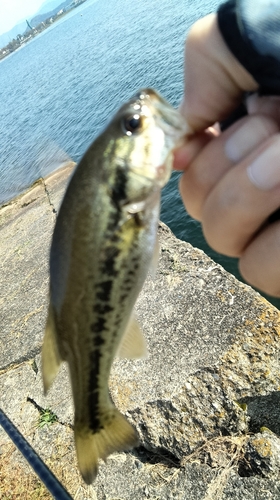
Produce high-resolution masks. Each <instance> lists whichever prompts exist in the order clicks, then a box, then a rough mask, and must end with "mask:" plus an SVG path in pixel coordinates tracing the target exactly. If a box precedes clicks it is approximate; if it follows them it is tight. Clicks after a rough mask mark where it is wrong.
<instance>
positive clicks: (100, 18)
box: [0, 0, 280, 305]
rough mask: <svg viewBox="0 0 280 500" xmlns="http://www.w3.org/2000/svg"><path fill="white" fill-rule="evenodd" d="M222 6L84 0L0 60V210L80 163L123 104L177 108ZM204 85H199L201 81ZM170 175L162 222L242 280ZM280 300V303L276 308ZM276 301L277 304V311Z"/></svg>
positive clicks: (211, 1)
mask: <svg viewBox="0 0 280 500" xmlns="http://www.w3.org/2000/svg"><path fill="white" fill-rule="evenodd" d="M220 3H221V1H218V0H152V1H151V0H106V1H104V0H87V2H86V3H84V4H83V5H81V6H80V7H78V8H77V9H74V10H73V11H72V12H70V13H69V14H68V15H67V16H65V17H63V18H62V19H61V20H59V21H58V22H56V23H54V24H53V25H52V26H51V27H50V28H49V29H47V30H46V31H44V32H43V33H41V34H40V35H38V36H37V37H36V38H34V39H33V40H32V41H30V42H29V43H27V44H26V45H24V46H23V47H21V48H20V49H19V50H17V51H16V52H14V53H13V54H12V55H10V56H9V57H7V58H5V59H3V60H2V61H1V62H0V204H1V203H4V202H5V201H7V200H9V199H11V198H12V197H14V196H15V195H17V194H18V193H20V192H21V191H23V190H24V189H25V188H26V187H27V186H29V185H30V184H31V183H32V182H33V181H35V180H36V179H37V178H38V177H41V176H43V175H46V174H48V173H50V172H51V171H53V170H55V169H56V168H58V167H59V166H60V165H61V163H62V162H63V161H66V160H67V159H73V160H74V161H78V160H79V159H80V158H81V156H82V155H83V153H84V152H85V151H86V149H87V147H88V146H89V145H90V143H91V142H92V140H93V139H94V137H96V135H97V134H98V133H99V132H100V130H101V129H102V128H103V127H104V126H105V124H106V122H107V121H108V120H109V119H110V117H111V116H112V114H113V113H114V112H115V111H116V109H117V108H118V107H119V106H120V104H121V103H122V102H123V101H124V100H126V99H127V98H129V97H130V96H131V95H132V94H133V93H135V91H136V90H137V89H138V88H141V87H147V86H151V87H155V88H156V89H157V90H159V91H160V92H161V93H162V94H163V95H164V96H165V98H166V99H168V100H169V101H170V102H171V103H172V104H173V105H175V106H177V105H178V104H179V103H180V100H181V98H182V95H183V50H184V40H185V37H186V33H187V31H188V29H189V27H190V26H191V25H192V24H193V22H194V21H196V20H197V19H199V18H200V17H202V16H204V15H206V14H208V13H210V12H214V11H216V9H217V7H218V5H219V4H220ZM198 84H199V82H198ZM179 175H180V174H178V173H174V174H173V175H172V178H171V180H170V182H169V184H168V185H167V187H166V188H165V189H164V192H163V197H162V211H161V219H162V220H163V221H164V222H165V223H166V224H168V226H169V227H170V228H171V229H172V231H173V232H174V233H175V234H176V236H177V237H179V238H181V239H183V240H185V241H189V242H190V243H192V244H193V245H194V246H197V247H199V248H202V249H203V250H204V251H206V253H208V255H210V256H211V257H212V258H214V260H216V261H217V262H219V263H220V264H222V265H223V266H224V267H225V268H226V269H227V270H229V271H230V272H232V273H233V274H235V275H236V276H238V277H239V278H240V276H239V274H238V270H237V264H236V260H235V259H228V258H225V257H223V256H220V255H219V254H216V253H215V252H214V251H212V250H211V249H210V248H209V247H208V245H207V244H206V242H205V240H204V238H203V235H202V231H201V228H200V224H199V223H198V222H196V221H194V220H192V219H191V218H190V217H189V216H188V214H187V213H186V211H185V209H184V207H183V205H182V202H181V200H180V196H179V193H178V188H177V185H178V177H179ZM278 302H279V303H280V301H278ZM278 302H277V301H276V302H274V303H275V304H276V305H278Z"/></svg>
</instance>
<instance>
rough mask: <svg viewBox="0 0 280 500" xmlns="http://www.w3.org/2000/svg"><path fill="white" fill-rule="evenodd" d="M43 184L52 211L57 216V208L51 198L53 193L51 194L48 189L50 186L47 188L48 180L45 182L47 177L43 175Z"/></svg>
mask: <svg viewBox="0 0 280 500" xmlns="http://www.w3.org/2000/svg"><path fill="white" fill-rule="evenodd" d="M42 184H43V186H44V190H45V193H46V195H47V198H48V202H49V205H50V207H51V208H52V211H53V213H54V214H55V216H56V217H57V210H56V208H55V206H54V204H53V202H52V200H51V195H50V192H49V191H48V188H47V185H46V182H45V179H44V178H43V177H42Z"/></svg>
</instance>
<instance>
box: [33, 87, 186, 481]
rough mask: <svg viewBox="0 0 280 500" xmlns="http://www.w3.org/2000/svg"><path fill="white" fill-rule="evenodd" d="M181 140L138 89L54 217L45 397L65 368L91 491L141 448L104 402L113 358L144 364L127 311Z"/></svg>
mask: <svg viewBox="0 0 280 500" xmlns="http://www.w3.org/2000/svg"><path fill="white" fill-rule="evenodd" d="M185 134H186V124H185V121H184V119H183V118H182V117H181V115H180V114H179V112H178V111H177V110H175V109H174V108H173V107H172V106H171V105H170V104H169V103H168V102H167V101H165V100H164V98H163V97H161V96H160V95H159V94H158V93H157V92H156V91H155V90H153V89H151V88H144V89H141V90H140V91H138V92H137V93H136V94H135V95H134V96H133V97H132V98H131V99H130V100H129V101H128V102H126V103H125V104H124V105H123V106H121V108H120V109H119V110H118V111H117V113H116V114H115V116H114V117H113V118H112V120H111V121H110V123H109V124H108V126H107V127H106V128H105V129H104V131H103V132H102V133H101V134H100V135H99V136H98V137H97V138H96V139H95V140H94V141H93V143H92V145H91V146H90V147H89V149H88V150H87V152H86V153H85V155H84V156H83V158H82V159H81V161H80V162H79V164H78V165H77V167H76V169H75V171H74V173H73V175H72V178H71V179H70V182H69V185H68V187H67V190H66V193H65V196H64V198H63V201H62V204H61V207H60V210H59V213H58V216H57V220H56V224H55V228H54V232H53V238H52V243H51V249H50V292H49V309H48V317H47V322H46V328H45V334H44V340H43V347H42V375H43V385H44V391H45V394H46V393H47V392H48V390H49V388H50V386H51V385H52V383H53V381H54V379H55V377H56V375H57V373H58V370H59V367H60V364H61V362H62V361H66V362H67V363H68V366H69V372H70V379H71V386H72V395H73V400H74V408H75V416H74V436H75V447H76V455H77V461H78V467H79V470H80V472H81V475H82V477H83V479H84V481H85V482H86V483H87V484H91V483H92V482H93V481H94V479H95V477H96V475H97V472H98V462H99V459H103V460H106V458H107V457H108V456H109V455H110V454H111V453H113V452H115V451H123V450H128V449H130V448H133V447H136V446H137V445H138V443H139V440H138V435H137V432H136V430H135V428H134V427H133V426H132V425H131V424H130V423H129V422H128V421H127V419H126V418H125V417H124V416H123V415H122V414H121V413H120V412H119V410H118V409H117V408H116V406H115V405H114V403H113V401H112V399H111V397H110V393H109V388H108V383H109V376H110V370H111V366H112V363H113V360H114V358H115V356H116V355H119V356H120V357H128V358H131V359H133V358H137V357H141V356H144V355H145V354H146V344H145V340H144V337H143V334H142V331H141V328H140V326H139V324H138V322H137V321H136V319H135V316H134V313H133V308H134V304H135V301H136V299H137V297H138V295H139V292H140V290H141V288H142V286H143V283H144V280H145V278H146V276H147V273H148V271H149V269H150V267H151V265H152V263H153V262H154V263H155V261H156V253H157V227H158V219H159V208H160V194H161V189H162V187H163V186H164V185H165V184H166V183H167V181H168V180H169V178H170V175H171V170H172V158H173V150H174V148H175V147H176V146H177V145H178V144H179V143H180V141H181V140H182V138H183V137H184V135H185Z"/></svg>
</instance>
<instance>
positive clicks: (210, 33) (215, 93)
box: [180, 14, 258, 131]
mask: <svg viewBox="0 0 280 500" xmlns="http://www.w3.org/2000/svg"><path fill="white" fill-rule="evenodd" d="M257 88H258V85H257V83H256V82H255V80H254V79H253V77H252V76H251V75H250V74H249V73H248V72H247V71H246V70H245V69H244V68H243V66H242V65H241V64H240V63H239V62H238V61H237V59H236V58H235V57H234V56H233V54H232V53H231V52H230V50H229V49H228V47H227V45H226V44H225V42H224V40H223V38H222V36H221V34H220V32H219V28H218V24H217V15H215V14H211V15H209V16H207V17H205V18H203V19H201V20H199V21H198V22H196V23H195V24H194V25H193V27H192V29H191V30H190V32H189V34H188V37H187V40H186V46H185V92H184V100H183V103H182V104H181V106H180V110H181V112H182V114H183V115H184V116H185V117H186V120H187V122H188V124H189V125H190V126H191V127H192V128H193V129H194V130H197V131H198V130H203V129H205V128H206V127H208V126H209V125H212V124H213V123H215V122H216V121H222V120H224V119H225V118H226V117H228V115H229V114H230V113H231V112H232V111H233V110H234V109H235V108H236V107H237V106H238V104H239V103H240V101H241V100H242V98H243V92H244V91H249V90H253V91H254V90H257Z"/></svg>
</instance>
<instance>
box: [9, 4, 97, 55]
mask: <svg viewBox="0 0 280 500" xmlns="http://www.w3.org/2000/svg"><path fill="white" fill-rule="evenodd" d="M86 1H87V0H74V1H73V2H72V4H71V5H70V7H69V8H68V9H61V10H59V11H58V12H57V13H56V14H54V15H53V16H51V17H48V18H46V19H45V21H43V22H41V23H39V24H37V26H35V27H34V28H31V29H30V30H28V31H27V32H26V33H24V34H23V35H22V34H18V35H17V37H16V38H13V40H12V41H11V42H9V43H8V44H7V45H5V47H2V48H0V61H1V60H2V59H4V58H5V57H7V56H9V55H10V54H12V53H13V52H15V51H16V50H18V49H19V48H21V47H23V46H24V45H26V43H28V42H30V40H33V38H35V37H36V36H37V35H39V34H40V33H42V31H45V30H46V29H48V28H49V27H50V26H52V24H53V23H55V22H56V21H58V20H59V19H61V18H62V17H63V16H65V15H66V14H68V13H69V12H71V11H72V10H74V9H76V7H79V6H80V5H82V4H83V3H85V2H86Z"/></svg>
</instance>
